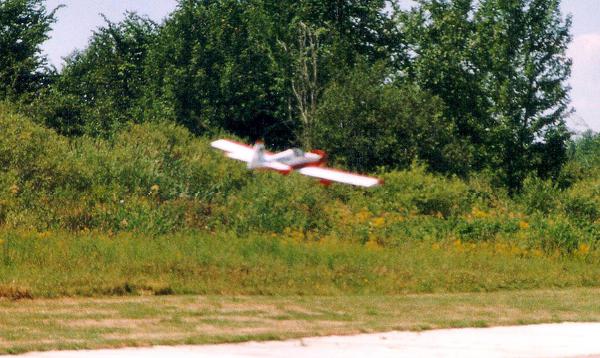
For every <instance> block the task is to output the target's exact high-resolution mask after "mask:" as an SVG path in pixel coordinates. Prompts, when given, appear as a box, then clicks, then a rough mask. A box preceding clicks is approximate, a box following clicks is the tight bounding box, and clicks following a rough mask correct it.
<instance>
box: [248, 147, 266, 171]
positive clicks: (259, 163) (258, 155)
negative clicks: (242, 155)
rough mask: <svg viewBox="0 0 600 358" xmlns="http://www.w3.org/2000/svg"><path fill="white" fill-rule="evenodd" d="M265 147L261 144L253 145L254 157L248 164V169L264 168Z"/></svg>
mask: <svg viewBox="0 0 600 358" xmlns="http://www.w3.org/2000/svg"><path fill="white" fill-rule="evenodd" d="M265 162H266V160H265V145H264V144H263V143H262V142H256V144H254V155H253V156H252V159H251V160H250V161H249V162H248V169H256V168H262V167H264V166H265Z"/></svg>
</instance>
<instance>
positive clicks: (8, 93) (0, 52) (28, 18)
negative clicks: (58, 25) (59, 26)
mask: <svg viewBox="0 0 600 358" xmlns="http://www.w3.org/2000/svg"><path fill="white" fill-rule="evenodd" d="M55 11H56V9H55V10H53V11H50V12H48V11H47V10H46V7H45V6H44V1H43V0H1V1H0V100H3V99H11V100H18V99H30V96H32V95H33V94H34V93H35V92H36V91H38V90H39V89H40V88H42V87H43V86H44V85H45V84H47V82H48V77H49V76H50V75H51V70H50V69H49V68H48V67H47V61H46V58H45V56H43V55H42V53H41V52H42V51H41V44H42V43H43V42H44V41H46V40H47V39H48V32H49V31H50V26H51V25H52V23H53V22H54V21H55V17H54V13H55Z"/></svg>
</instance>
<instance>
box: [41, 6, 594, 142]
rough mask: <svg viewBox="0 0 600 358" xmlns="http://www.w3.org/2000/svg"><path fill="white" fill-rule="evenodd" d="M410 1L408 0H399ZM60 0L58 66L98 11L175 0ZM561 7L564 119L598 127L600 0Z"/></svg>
mask: <svg viewBox="0 0 600 358" xmlns="http://www.w3.org/2000/svg"><path fill="white" fill-rule="evenodd" d="M401 1H402V2H404V3H410V0H401ZM60 4H64V5H66V6H65V7H64V8H62V9H60V10H59V11H58V12H57V19H58V21H57V23H56V24H54V26H53V30H52V32H51V34H50V36H51V39H50V40H48V41H47V42H46V43H45V44H44V46H43V49H44V51H45V53H46V54H47V55H48V58H49V60H50V63H51V64H53V65H55V66H56V67H58V68H60V66H61V64H62V58H63V57H65V56H67V55H69V54H70V53H71V52H73V51H74V50H75V49H83V48H85V47H86V45H87V43H88V40H89V38H90V36H91V35H92V32H93V31H94V29H96V28H98V27H99V26H101V25H103V24H104V20H103V19H102V16H101V15H100V14H104V15H105V16H106V17H107V18H108V19H110V20H111V21H113V22H118V21H120V20H121V19H123V14H124V13H125V11H127V10H130V11H136V12H138V14H140V15H147V16H148V17H150V18H151V19H153V20H154V21H157V22H161V21H162V20H163V19H164V18H165V17H166V16H167V15H168V14H169V13H171V12H172V11H173V10H174V9H175V7H176V5H177V2H176V0H47V1H46V6H47V8H48V9H53V8H55V7H56V6H58V5H60ZM562 10H563V13H565V14H571V15H572V16H573V28H572V34H573V41H572V43H571V45H570V47H569V51H568V55H569V56H570V57H571V58H572V59H573V73H572V76H571V79H570V81H569V84H570V85H571V87H572V90H571V99H572V105H573V107H574V108H575V111H576V112H575V114H574V115H573V116H572V117H571V118H570V119H569V122H568V123H569V125H570V127H571V128H572V129H573V130H575V131H583V130H586V129H593V130H595V131H600V19H599V16H600V0H563V1H562Z"/></svg>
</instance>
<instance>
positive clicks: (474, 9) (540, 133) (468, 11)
mask: <svg viewBox="0 0 600 358" xmlns="http://www.w3.org/2000/svg"><path fill="white" fill-rule="evenodd" d="M418 3H419V5H420V6H418V7H415V8H413V9H412V10H411V11H410V12H409V13H407V14H404V15H400V16H399V21H400V22H401V23H403V24H404V25H405V26H404V27H405V29H406V39H407V41H408V45H409V49H410V50H409V54H410V55H411V56H410V60H409V61H408V62H407V63H406V64H405V66H404V68H403V70H404V71H403V73H404V74H406V76H407V77H408V78H410V79H411V80H413V81H414V82H416V83H417V84H419V85H420V86H421V87H422V88H424V89H426V90H428V91H429V92H431V93H432V94H434V95H436V96H439V97H440V98H441V99H442V100H443V101H444V103H445V104H446V112H445V118H446V120H447V121H450V122H453V123H454V124H455V125H456V128H457V130H458V134H459V135H460V136H461V137H463V138H466V139H468V140H469V142H470V143H471V144H472V148H473V151H472V153H473V155H474V158H475V160H474V162H473V165H474V169H484V168H489V169H491V170H493V171H495V172H496V174H497V176H498V178H499V181H500V182H502V183H503V184H505V185H506V186H508V187H509V188H510V189H511V190H513V191H514V190H519V189H520V187H521V185H522V182H523V180H524V179H525V178H526V177H527V175H528V174H530V173H532V172H534V173H536V174H537V175H539V176H541V177H543V178H556V176H557V175H558V173H559V172H560V168H561V166H562V165H563V163H564V162H565V160H566V155H565V143H566V140H567V139H568V138H569V133H568V131H567V129H566V126H565V118H566V116H568V114H569V107H568V103H569V97H568V86H567V85H566V79H567V78H568V76H569V74H570V66H571V62H570V60H569V59H568V58H567V57H566V55H565V51H566V48H567V45H568V43H569V41H570V35H569V28H570V24H571V20H570V19H569V18H566V19H565V18H564V17H563V16H562V14H561V13H560V1H559V0H479V1H474V0H418Z"/></svg>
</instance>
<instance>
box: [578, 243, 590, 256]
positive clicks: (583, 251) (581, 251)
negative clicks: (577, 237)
mask: <svg viewBox="0 0 600 358" xmlns="http://www.w3.org/2000/svg"><path fill="white" fill-rule="evenodd" d="M589 252H590V245H588V244H579V247H578V248H577V254H578V255H581V256H585V255H587V254H588V253H589Z"/></svg>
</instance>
